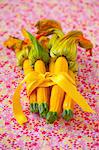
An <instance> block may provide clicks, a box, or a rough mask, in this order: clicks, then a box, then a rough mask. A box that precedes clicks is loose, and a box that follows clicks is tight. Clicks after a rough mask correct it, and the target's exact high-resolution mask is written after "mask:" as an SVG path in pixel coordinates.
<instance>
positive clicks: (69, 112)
mask: <svg viewBox="0 0 99 150" xmlns="http://www.w3.org/2000/svg"><path fill="white" fill-rule="evenodd" d="M62 117H63V118H64V119H65V120H66V121H69V120H70V119H71V118H73V111H72V110H70V109H69V110H64V111H63V113H62Z"/></svg>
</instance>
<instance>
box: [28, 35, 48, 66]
mask: <svg viewBox="0 0 99 150" xmlns="http://www.w3.org/2000/svg"><path fill="white" fill-rule="evenodd" d="M27 33H28V36H29V38H30V40H31V42H32V45H31V49H30V53H29V60H30V63H31V64H32V65H34V63H35V62H36V61H37V60H38V59H41V60H43V61H44V62H45V63H48V62H49V54H48V52H47V51H46V50H45V49H44V48H43V47H42V46H41V45H40V44H39V42H38V41H37V39H36V38H35V37H34V36H33V35H32V34H31V33H29V32H27Z"/></svg>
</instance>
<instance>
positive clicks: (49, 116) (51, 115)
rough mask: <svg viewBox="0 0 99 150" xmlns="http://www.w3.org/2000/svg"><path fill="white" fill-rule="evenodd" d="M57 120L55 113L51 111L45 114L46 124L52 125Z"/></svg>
mask: <svg viewBox="0 0 99 150" xmlns="http://www.w3.org/2000/svg"><path fill="white" fill-rule="evenodd" d="M57 119H58V115H57V112H52V111H49V112H48V113H47V116H46V120H47V123H48V124H50V123H53V122H54V121H55V120H57Z"/></svg>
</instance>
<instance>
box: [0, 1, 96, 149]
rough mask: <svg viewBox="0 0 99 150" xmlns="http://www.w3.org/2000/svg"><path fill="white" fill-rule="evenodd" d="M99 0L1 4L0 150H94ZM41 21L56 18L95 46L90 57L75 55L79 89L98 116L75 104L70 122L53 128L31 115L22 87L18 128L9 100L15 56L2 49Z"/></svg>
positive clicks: (16, 76)
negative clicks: (11, 38)
mask: <svg viewBox="0 0 99 150" xmlns="http://www.w3.org/2000/svg"><path fill="white" fill-rule="evenodd" d="M98 10H99V2H98V0H0V150H45V149H46V150H69V149H70V150H90V149H91V150H98V148H99V145H98V144H99V143H98V140H99V138H98V136H99V134H98V125H99V120H98V119H99V116H98V112H99V111H98V109H99V107H98V104H99V102H98V99H99V97H98V79H99V78H98V63H99V61H98V60H99V59H98V57H99V50H98V46H99V45H98V42H99V38H98V37H99V36H98V34H99V32H98V31H99V19H98V18H99V13H98V12H99V11H98ZM41 18H49V19H55V20H59V21H60V22H61V24H62V27H63V29H64V31H65V32H67V31H70V30H72V29H77V30H81V31H83V33H84V34H85V35H86V37H88V38H89V39H90V40H91V41H92V42H93V44H94V48H93V56H92V57H87V56H86V54H85V51H84V50H83V49H79V51H78V62H79V72H78V81H77V82H78V89H79V91H80V92H81V93H82V95H83V96H84V97H85V98H87V99H88V103H89V104H90V106H91V107H92V108H93V109H94V110H95V111H96V112H97V114H89V113H84V112H82V110H81V109H80V108H79V107H78V106H75V111H74V118H73V119H72V120H71V121H70V122H66V121H64V120H63V119H62V118H60V119H59V120H58V121H56V122H55V123H54V124H51V125H50V124H49V125H48V124H46V121H45V119H42V118H40V117H39V116H38V115H35V114H32V113H30V110H29V102H28V99H27V96H26V92H25V88H24V90H23V92H22V105H23V109H24V111H25V113H26V115H27V117H28V120H29V121H28V123H27V124H25V125H24V126H19V125H18V124H17V122H16V120H15V119H14V117H13V113H12V96H13V94H14V90H15V88H16V87H17V85H18V83H19V82H20V80H21V79H22V78H23V72H22V71H21V70H20V68H18V67H17V66H16V58H15V54H14V52H12V51H10V50H8V49H6V48H5V47H4V46H3V41H4V40H6V39H7V38H8V36H9V35H15V36H16V37H22V35H21V32H20V30H21V27H25V28H26V29H27V30H29V31H31V32H32V33H33V32H34V31H35V30H34V23H35V22H36V21H38V20H39V19H41Z"/></svg>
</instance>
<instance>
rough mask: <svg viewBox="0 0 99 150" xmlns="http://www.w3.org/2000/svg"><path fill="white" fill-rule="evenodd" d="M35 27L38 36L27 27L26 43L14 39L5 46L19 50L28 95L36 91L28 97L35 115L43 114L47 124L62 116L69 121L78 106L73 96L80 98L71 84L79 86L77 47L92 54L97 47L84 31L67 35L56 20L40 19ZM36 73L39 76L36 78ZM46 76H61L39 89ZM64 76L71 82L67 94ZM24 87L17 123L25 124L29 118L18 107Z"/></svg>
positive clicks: (10, 38)
mask: <svg viewBox="0 0 99 150" xmlns="http://www.w3.org/2000/svg"><path fill="white" fill-rule="evenodd" d="M35 26H36V28H37V33H36V37H35V36H34V35H32V34H31V33H29V32H28V31H27V30H25V29H24V28H23V29H22V34H23V36H24V40H21V39H18V38H15V37H12V36H10V37H9V38H8V40H6V41H5V42H4V45H5V46H6V47H7V48H10V49H13V50H14V51H15V53H16V57H17V62H18V65H19V66H21V68H23V70H24V76H25V82H26V88H27V94H28V91H29V90H30V89H31V88H32V90H31V93H30V94H28V95H29V102H30V110H31V112H33V113H39V114H40V116H41V117H44V118H46V120H47V123H53V122H54V121H55V120H57V118H58V117H59V116H60V115H61V114H62V117H63V118H64V119H65V120H67V121H69V120H70V119H71V118H72V117H73V108H74V104H75V98H74V99H73V96H71V93H72V95H74V97H76V96H75V95H76V94H75V91H74V92H71V91H72V89H71V86H70V84H69V82H71V83H72V84H73V85H74V86H75V87H76V81H75V76H76V73H77V70H78V64H77V60H76V59H77V46H81V47H82V48H85V49H86V50H87V51H88V50H91V49H92V47H93V45H92V43H91V42H90V41H89V40H87V39H86V38H84V36H83V33H82V32H81V31H70V32H68V33H67V34H64V33H63V31H62V27H61V25H60V23H59V22H57V21H54V20H48V19H44V20H40V21H38V22H37V23H36V25H35ZM33 73H34V74H35V73H37V74H35V78H33V77H34V74H33ZM46 73H48V74H49V77H50V76H55V75H58V74H60V77H58V78H57V83H58V84H55V83H54V84H53V83H51V84H49V82H52V81H49V80H50V78H48V79H47V80H46V81H45V80H43V85H42V86H39V85H40V84H42V80H41V78H44V79H45V77H46V75H47V74H46ZM61 74H62V76H61ZM30 75H31V76H30ZM63 77H66V78H68V80H69V82H66V84H67V87H68V89H67V90H66V91H67V92H66V91H64V90H63V88H61V85H62V87H63V85H64V86H65V83H64V82H63V79H62V78H63ZM38 78H39V79H38ZM45 85H46V86H45ZM59 85H60V86H59ZM34 87H35V88H34ZM75 87H74V89H75ZM20 88H21V85H20V87H19V89H17V92H16V93H15V94H14V98H13V111H14V115H15V117H16V119H17V121H18V122H19V123H20V124H22V123H24V122H26V121H22V119H23V120H26V118H24V117H23V115H24V114H23V112H22V108H21V106H20V107H17V106H19V105H20V104H19V102H18V99H17V97H18V95H19V91H20ZM33 88H34V90H33ZM79 98H80V96H79ZM80 103H81V102H79V104H80ZM80 105H81V104H80ZM85 107H86V106H85ZM90 112H91V109H90ZM22 117H23V118H22Z"/></svg>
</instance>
